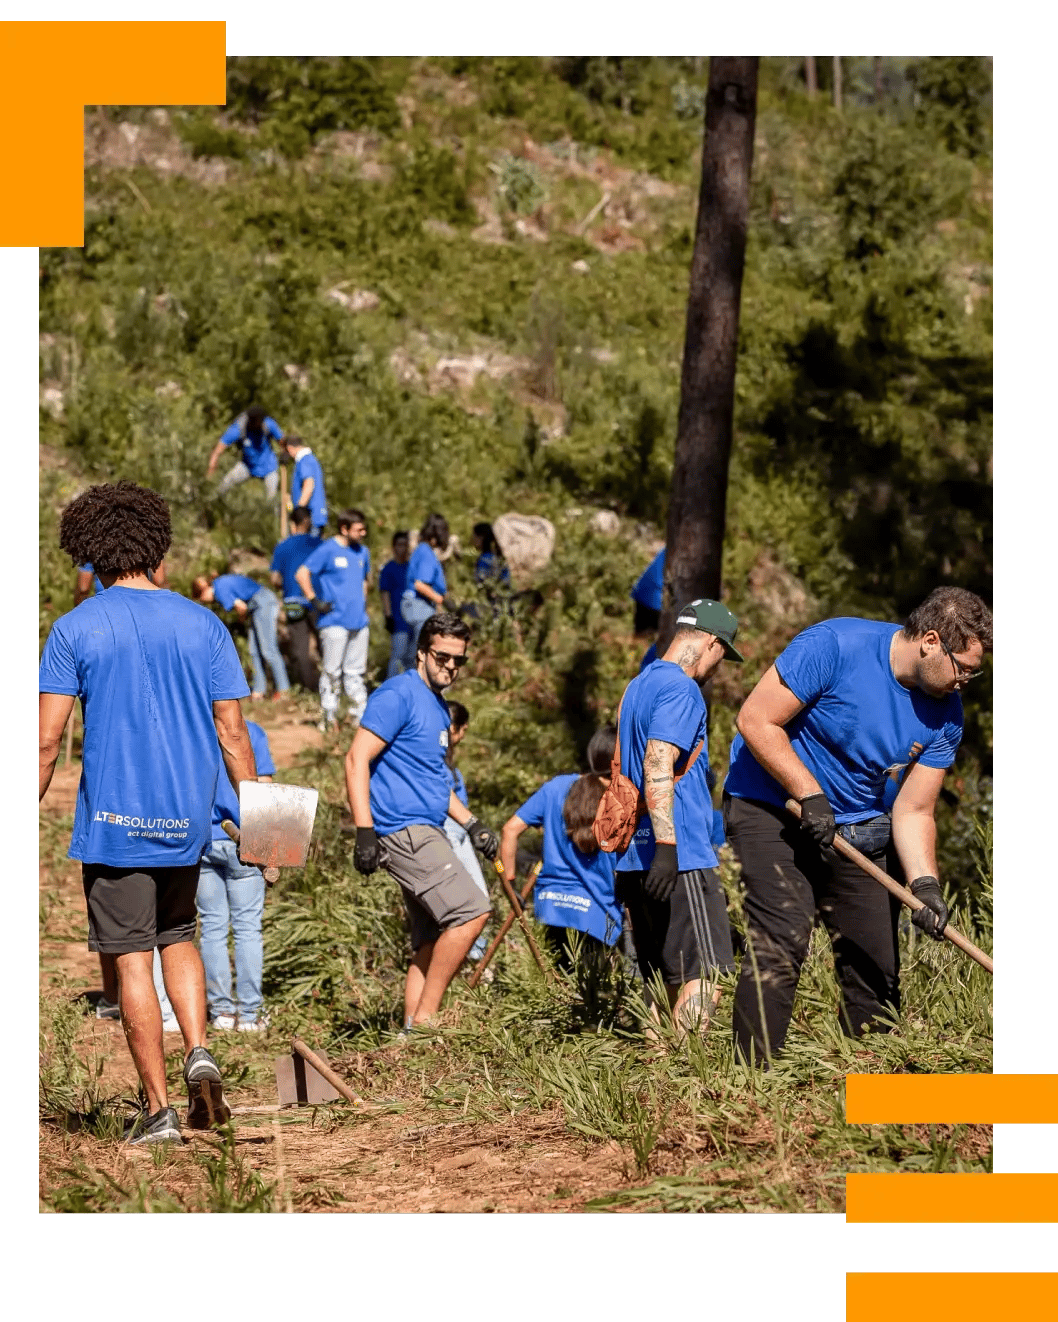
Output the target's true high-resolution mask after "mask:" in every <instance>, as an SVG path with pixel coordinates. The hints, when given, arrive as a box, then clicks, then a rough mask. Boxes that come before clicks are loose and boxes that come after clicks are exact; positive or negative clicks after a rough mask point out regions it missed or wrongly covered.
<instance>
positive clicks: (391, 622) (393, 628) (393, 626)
mask: <svg viewBox="0 0 1058 1322" xmlns="http://www.w3.org/2000/svg"><path fill="white" fill-rule="evenodd" d="M396 632H397V621H396V620H395V619H394V618H393V616H392V615H387V616H386V633H396Z"/></svg>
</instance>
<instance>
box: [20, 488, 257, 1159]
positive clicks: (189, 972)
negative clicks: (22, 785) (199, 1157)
mask: <svg viewBox="0 0 1058 1322" xmlns="http://www.w3.org/2000/svg"><path fill="white" fill-rule="evenodd" d="M171 539H172V534H171V525H170V518H169V507H168V505H167V504H166V503H165V501H164V500H163V499H162V497H161V496H159V495H158V494H157V493H156V492H154V491H150V490H148V489H147V488H146V487H139V486H136V485H135V484H134V483H132V482H118V483H114V484H106V485H103V486H94V487H89V489H88V490H87V491H85V492H84V493H83V494H82V495H80V496H78V497H77V499H76V500H74V501H72V502H71V503H70V504H69V505H68V506H67V507H66V509H65V510H64V511H63V514H62V519H61V522H60V525H59V543H60V545H61V546H62V549H63V550H64V551H65V552H66V553H67V554H68V555H69V556H70V557H71V559H72V560H73V563H74V564H75V565H83V564H86V563H88V562H91V563H92V564H94V565H95V569H96V572H97V573H98V574H99V577H100V580H101V581H102V584H103V587H104V588H105V591H104V592H101V593H100V594H99V595H98V596H95V597H93V598H92V599H91V600H90V601H84V602H82V603H81V604H80V605H79V606H77V607H75V608H74V609H73V610H72V611H70V612H69V613H68V614H66V615H63V616H61V617H60V618H59V619H58V620H56V622H55V624H54V625H53V626H52V629H51V632H50V634H49V635H48V639H47V642H46V643H45V645H44V652H43V655H42V656H41V661H40V797H41V798H42V799H43V797H44V795H45V793H46V791H47V788H48V786H49V784H50V783H51V778H52V774H53V772H54V770H55V763H56V760H57V758H58V754H59V745H60V742H61V740H62V732H63V728H64V727H65V725H66V721H67V718H68V717H69V715H70V712H71V710H72V708H73V704H74V700H75V699H76V698H80V700H81V708H82V711H83V712H84V748H83V754H82V769H81V782H80V785H79V786H78V791H77V808H76V811H75V814H74V826H73V837H72V839H71V842H70V857H71V858H75V859H78V860H79V861H80V862H81V872H82V881H83V884H84V892H85V900H86V902H87V907H88V947H89V949H90V950H94V951H98V952H99V953H100V954H101V956H102V957H103V958H104V959H106V960H107V961H108V962H109V963H110V964H111V967H112V969H113V972H114V973H115V975H116V980H117V989H118V1001H119V1004H120V1007H121V1020H122V1025H123V1027H124V1030H125V1037H126V1041H127V1042H128V1045H129V1050H130V1052H131V1054H132V1059H133V1061H134V1063H135V1065H136V1071H137V1073H138V1074H139V1077H140V1080H141V1082H142V1084H143V1090H144V1093H145V1095H146V1099H147V1110H146V1111H145V1112H143V1113H142V1114H141V1115H140V1116H138V1117H137V1118H136V1120H135V1121H134V1122H133V1123H132V1125H131V1126H130V1128H129V1131H128V1135H127V1137H128V1141H129V1142H130V1143H163V1142H179V1141H180V1122H179V1119H178V1117H177V1114H176V1112H175V1111H174V1110H173V1109H172V1108H171V1107H170V1106H169V1099H168V1091H167V1086H166V1076H165V1053H164V1049H163V1044H162V1017H161V1009H160V1007H159V1004H158V996H157V993H156V991H155V987H154V980H153V977H152V974H151V966H152V962H153V956H154V949H155V947H156V946H157V947H159V948H160V949H161V958H162V968H163V972H164V977H165V986H166V989H167V991H168V993H169V998H170V1000H171V1001H172V1005H173V1009H174V1010H175V1012H176V1017H177V1019H178V1020H179V1023H180V1031H181V1032H182V1034H183V1038H184V1047H185V1050H186V1056H185V1060H184V1072H183V1073H184V1080H185V1082H186V1084H187V1088H188V1117H187V1118H188V1124H189V1125H190V1126H191V1128H192V1129H205V1128H208V1127H209V1126H210V1125H213V1124H221V1123H223V1122H224V1121H225V1120H227V1118H228V1116H229V1115H230V1110H229V1108H228V1106H227V1103H226V1102H225V1100H224V1093H223V1087H222V1080H221V1075H220V1070H219V1069H218V1068H217V1063H216V1061H215V1060H214V1059H213V1057H212V1056H211V1055H210V1054H209V1052H208V1051H207V1050H206V1048H205V1032H206V998H205V991H204V978H203V972H202V961H201V959H200V958H199V954H198V951H197V950H196V949H195V945H194V937H195V890H196V888H197V886H198V871H199V859H200V858H201V856H202V850H203V849H204V848H205V846H206V843H207V841H208V840H209V833H210V813H211V809H212V805H213V798H214V792H215V789H216V781H217V777H218V775H219V774H221V771H220V763H219V761H218V758H217V744H218V741H219V744H220V747H221V749H222V750H223V765H224V771H225V773H226V774H227V776H228V778H229V779H230V780H231V782H232V784H234V785H238V783H239V781H240V780H253V779H255V778H256V775H257V772H256V769H255V765H254V758H253V750H252V748H251V746H250V738H249V735H248V734H247V731H246V725H245V723H244V721H243V717H242V710H241V708H240V706H239V699H240V698H243V697H245V696H246V693H247V688H246V680H245V678H244V677H243V673H242V666H241V665H240V664H239V658H238V655H237V653H236V651H235V646H234V644H233V643H232V640H231V637H230V635H229V633H228V631H227V629H225V628H224V625H223V624H222V623H221V621H220V620H218V619H216V618H215V617H214V616H213V615H211V614H209V613H208V612H207V611H203V610H200V609H199V608H198V607H197V606H195V605H193V604H192V603H191V602H189V601H187V600H186V599H185V598H183V597H180V596H178V595H177V594H176V593H174V592H170V591H168V590H166V589H164V588H158V587H157V586H156V585H155V584H154V583H153V582H152V581H151V577H150V575H151V573H152V572H153V571H156V570H157V569H158V567H159V566H160V565H161V563H162V560H163V558H164V557H165V554H166V552H167V551H168V549H169V546H170V542H171Z"/></svg>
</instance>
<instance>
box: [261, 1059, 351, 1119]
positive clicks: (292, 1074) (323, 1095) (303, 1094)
mask: <svg viewBox="0 0 1058 1322" xmlns="http://www.w3.org/2000/svg"><path fill="white" fill-rule="evenodd" d="M319 1054H320V1055H322V1052H321V1053H319ZM276 1088H277V1089H278V1091H279V1105H280V1106H318V1105H319V1104H320V1103H321V1102H333V1101H336V1100H337V1099H338V1097H339V1096H340V1094H339V1092H338V1089H337V1088H335V1087H334V1086H333V1084H330V1083H328V1082H327V1080H326V1079H325V1078H324V1077H323V1075H322V1074H321V1073H320V1072H319V1070H317V1069H316V1068H315V1067H314V1066H313V1065H310V1064H309V1062H308V1061H307V1060H305V1058H304V1057H303V1056H299V1055H298V1053H297V1052H296V1051H292V1052H291V1053H290V1055H289V1056H280V1057H279V1059H278V1060H277V1061H276Z"/></svg>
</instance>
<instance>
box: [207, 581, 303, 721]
mask: <svg viewBox="0 0 1058 1322" xmlns="http://www.w3.org/2000/svg"><path fill="white" fill-rule="evenodd" d="M191 595H192V597H193V598H194V599H195V600H196V601H200V602H202V604H203V605H204V606H209V605H211V604H212V603H213V602H214V601H215V602H216V603H217V605H218V606H220V607H221V609H222V610H226V611H234V612H235V614H236V615H237V616H238V618H239V619H240V620H245V621H246V623H247V624H248V625H249V626H250V627H249V629H248V631H247V632H248V633H249V638H250V665H251V667H252V669H253V691H252V693H251V694H250V697H251V698H252V699H253V701H254V702H257V701H259V700H260V699H261V698H263V697H264V695H265V689H266V688H267V687H268V680H267V679H266V678H265V672H264V668H265V664H266V663H267V665H268V669H269V670H270V671H271V672H272V681H273V683H274V684H275V692H274V693H273V694H272V700H273V701H278V700H279V699H280V698H281V697H282V696H283V694H284V693H286V692H287V690H288V689H289V688H290V680H289V678H288V677H287V666H286V662H285V661H284V660H283V654H282V653H281V652H280V650H279V634H278V632H277V626H278V624H279V598H278V597H277V596H276V594H275V593H274V592H273V591H272V589H271V588H266V587H262V586H261V584H260V583H255V582H254V580H253V579H252V578H247V576H246V575H245V574H199V575H198V577H197V578H195V579H194V580H192V583H191Z"/></svg>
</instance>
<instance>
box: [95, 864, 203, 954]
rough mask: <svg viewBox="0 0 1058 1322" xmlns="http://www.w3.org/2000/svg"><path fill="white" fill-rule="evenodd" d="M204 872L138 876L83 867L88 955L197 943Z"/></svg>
mask: <svg viewBox="0 0 1058 1322" xmlns="http://www.w3.org/2000/svg"><path fill="white" fill-rule="evenodd" d="M198 867H199V865H198V864H197V863H191V864H189V865H188V866H187V867H182V868H143V869H139V870H137V869H132V868H114V867H110V866H108V865H107V864H106V863H82V864H81V881H82V883H83V885H84V897H85V900H86V901H87V902H88V949H89V950H95V951H98V952H99V953H100V954H101V955H128V954H130V953H131V952H132V951H134V950H153V949H154V947H155V946H174V945H176V944H177V943H178V942H181V941H194V939H195V919H196V917H197V914H196V911H195V892H196V891H197V890H198Z"/></svg>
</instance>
